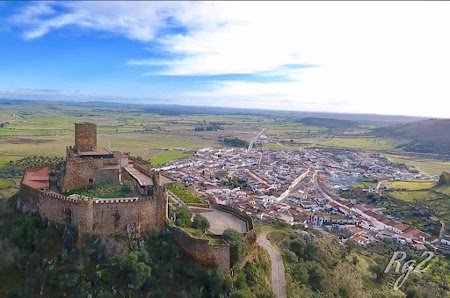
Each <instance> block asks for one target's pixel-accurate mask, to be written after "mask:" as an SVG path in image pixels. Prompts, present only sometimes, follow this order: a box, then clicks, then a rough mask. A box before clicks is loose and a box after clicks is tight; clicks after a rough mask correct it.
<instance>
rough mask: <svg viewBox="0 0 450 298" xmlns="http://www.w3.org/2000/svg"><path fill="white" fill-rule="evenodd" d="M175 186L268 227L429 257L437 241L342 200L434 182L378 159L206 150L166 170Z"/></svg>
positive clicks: (323, 151)
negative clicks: (389, 245) (276, 224)
mask: <svg viewBox="0 0 450 298" xmlns="http://www.w3.org/2000/svg"><path fill="white" fill-rule="evenodd" d="M160 170H161V171H164V174H165V175H168V176H169V177H170V178H171V179H174V180H178V181H182V182H184V183H185V184H186V185H188V186H190V189H191V190H192V191H193V192H194V193H196V194H197V195H198V196H199V197H203V198H209V199H212V200H214V201H215V203H217V204H221V205H227V206H230V207H233V208H235V209H238V210H240V211H242V212H245V213H246V214H248V215H249V216H252V217H254V218H257V219H259V220H262V221H271V220H279V221H282V222H285V223H287V224H290V225H295V224H301V225H304V226H308V225H309V226H312V227H313V228H315V229H319V230H321V231H323V232H326V231H324V229H326V230H328V231H330V230H335V231H338V232H340V234H341V235H342V234H346V235H348V237H346V238H343V241H354V242H356V243H358V244H360V245H363V246H365V245H367V244H369V243H371V242H374V241H379V240H381V239H386V238H388V239H393V240H395V241H398V242H399V243H401V244H408V245H410V246H412V247H413V248H415V249H417V250H424V249H426V247H425V246H424V244H431V243H435V242H438V239H437V238H436V237H433V236H432V235H430V234H428V233H425V232H423V231H420V230H418V229H417V228H415V227H412V226H409V225H407V224H405V223H402V222H401V221H400V220H398V219H396V218H393V217H390V216H387V215H384V214H383V212H382V210H380V209H381V208H375V207H369V206H366V205H363V204H358V203H357V202H354V201H353V200H348V199H344V198H342V197H341V196H340V195H339V192H340V191H344V192H345V191H348V190H349V188H350V186H351V185H352V184H353V183H355V182H358V181H362V180H364V181H372V182H377V183H374V185H375V186H373V187H368V188H365V189H363V191H364V192H378V191H379V190H380V188H383V189H385V188H386V186H382V183H381V182H383V181H390V180H394V181H395V180H411V179H415V180H421V179H423V180H428V179H436V177H435V176H430V175H427V174H424V173H421V172H420V171H418V170H417V169H415V168H412V167H408V166H406V165H404V164H398V163H391V162H390V161H389V160H388V159H387V158H385V157H384V156H383V155H381V154H379V153H370V152H362V151H352V150H336V149H327V148H311V149H303V150H295V151H274V150H268V149H261V147H260V148H259V149H253V148H251V145H250V146H249V148H248V149H245V148H222V149H218V148H216V149H214V148H203V149H200V150H197V151H196V152H195V153H194V156H193V158H192V159H191V160H189V161H186V160H179V161H174V162H172V163H170V165H168V166H165V167H162V168H160Z"/></svg>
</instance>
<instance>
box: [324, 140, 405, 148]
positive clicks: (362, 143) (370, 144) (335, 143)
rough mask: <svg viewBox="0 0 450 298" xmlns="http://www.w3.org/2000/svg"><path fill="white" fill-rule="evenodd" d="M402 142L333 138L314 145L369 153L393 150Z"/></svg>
mask: <svg viewBox="0 0 450 298" xmlns="http://www.w3.org/2000/svg"><path fill="white" fill-rule="evenodd" d="M401 143H402V142H401V141H399V140H395V139H389V138H356V137H355V138H341V137H333V138H329V139H326V140H323V141H320V142H318V143H317V144H316V145H318V146H324V147H338V148H352V149H365V150H371V151H386V150H395V149H396V146H398V145H400V144H401Z"/></svg>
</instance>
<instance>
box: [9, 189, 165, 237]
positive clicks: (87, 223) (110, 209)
mask: <svg viewBox="0 0 450 298" xmlns="http://www.w3.org/2000/svg"><path fill="white" fill-rule="evenodd" d="M165 192H166V190H165V189H164V188H162V187H156V186H155V189H154V196H153V197H149V198H120V199H95V198H87V197H83V196H79V195H72V196H68V197H67V196H64V195H61V194H57V193H54V192H50V191H42V190H38V189H33V188H31V187H28V186H26V185H24V184H22V185H21V189H20V195H19V200H18V202H17V206H18V208H19V209H21V210H22V211H24V212H37V213H39V214H40V216H42V217H44V218H47V219H49V220H52V221H55V222H58V223H61V224H66V225H70V226H72V227H74V228H75V229H77V230H78V233H79V234H80V235H83V234H96V235H114V234H118V235H121V236H126V237H128V238H138V237H140V236H141V234H142V232H144V231H146V230H149V229H157V230H160V229H162V228H163V227H164V225H165V223H166V218H167V212H168V210H167V208H168V207H167V206H168V205H167V196H166V193H165Z"/></svg>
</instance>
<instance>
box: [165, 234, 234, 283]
mask: <svg viewBox="0 0 450 298" xmlns="http://www.w3.org/2000/svg"><path fill="white" fill-rule="evenodd" d="M169 229H170V231H171V233H172V235H173V237H174V240H175V243H176V244H177V246H178V249H179V250H180V251H181V253H183V254H184V255H186V256H187V257H188V258H190V259H191V260H192V261H194V262H195V263H197V264H198V265H200V266H202V267H205V268H216V269H217V270H219V271H220V272H222V273H225V274H229V273H230V245H229V244H226V243H225V242H223V243H222V244H211V243H209V241H208V240H206V239H199V238H194V237H191V236H190V235H189V234H188V233H187V232H185V231H184V230H183V229H181V228H179V227H176V226H170V227H169Z"/></svg>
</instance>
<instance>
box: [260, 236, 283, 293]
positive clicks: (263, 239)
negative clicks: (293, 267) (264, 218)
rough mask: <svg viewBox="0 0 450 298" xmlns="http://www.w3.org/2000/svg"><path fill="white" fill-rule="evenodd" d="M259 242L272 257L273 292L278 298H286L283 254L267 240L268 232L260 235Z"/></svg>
mask: <svg viewBox="0 0 450 298" xmlns="http://www.w3.org/2000/svg"><path fill="white" fill-rule="evenodd" d="M257 242H258V244H259V245H260V246H261V247H263V248H264V249H265V250H266V251H267V252H268V253H269V256H270V261H271V263H272V264H271V265H272V292H273V293H274V294H275V297H277V298H286V275H285V272H284V264H283V258H282V257H281V253H280V252H279V251H278V250H277V249H276V248H275V247H274V246H273V245H272V243H270V241H269V240H268V239H267V232H265V233H263V234H260V235H258V239H257Z"/></svg>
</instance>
